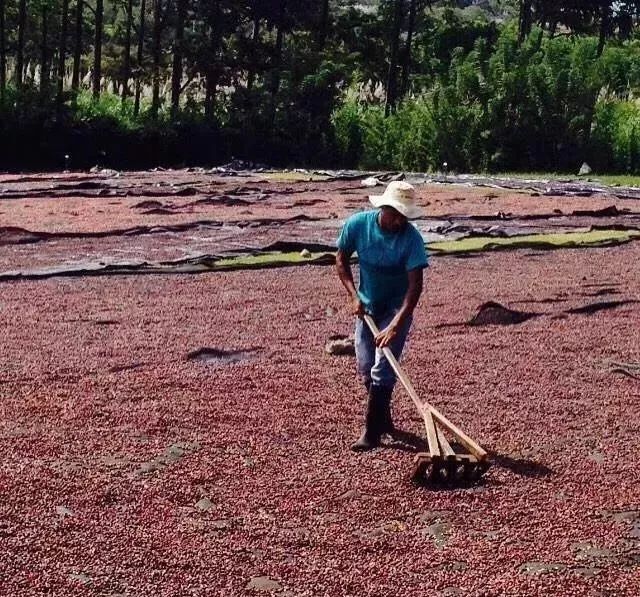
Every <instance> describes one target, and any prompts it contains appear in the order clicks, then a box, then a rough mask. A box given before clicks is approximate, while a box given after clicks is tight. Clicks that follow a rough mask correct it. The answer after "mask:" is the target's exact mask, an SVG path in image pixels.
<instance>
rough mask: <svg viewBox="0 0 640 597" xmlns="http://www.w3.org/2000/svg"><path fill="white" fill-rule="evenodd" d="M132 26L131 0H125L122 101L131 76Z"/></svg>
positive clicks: (126, 94)
mask: <svg viewBox="0 0 640 597" xmlns="http://www.w3.org/2000/svg"><path fill="white" fill-rule="evenodd" d="M132 27H133V0H127V24H126V30H125V35H124V58H123V64H122V101H123V103H124V101H125V100H126V99H127V96H128V95H129V79H130V78H131V29H132Z"/></svg>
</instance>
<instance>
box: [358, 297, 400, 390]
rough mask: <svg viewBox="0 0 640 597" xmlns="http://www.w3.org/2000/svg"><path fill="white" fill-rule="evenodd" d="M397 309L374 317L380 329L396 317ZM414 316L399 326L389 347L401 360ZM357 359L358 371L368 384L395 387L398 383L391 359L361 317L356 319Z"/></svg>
mask: <svg viewBox="0 0 640 597" xmlns="http://www.w3.org/2000/svg"><path fill="white" fill-rule="evenodd" d="M396 313H397V311H396V310H393V311H389V312H388V313H386V314H384V315H381V316H379V317H374V318H373V319H374V321H375V322H376V325H377V326H378V329H379V330H380V331H382V330H384V329H385V328H386V327H387V326H388V325H389V323H390V322H391V320H392V319H393V318H394V317H395V315H396ZM411 322H412V318H411V317H409V318H407V319H406V320H405V321H404V322H403V323H402V325H401V326H400V327H399V328H398V332H397V334H396V336H395V338H394V339H393V340H392V341H391V344H390V345H389V348H390V349H391V352H392V353H393V355H394V356H395V357H396V359H398V360H400V356H401V355H402V349H403V348H404V344H405V342H406V340H407V336H408V335H409V329H410V328H411ZM355 348H356V360H357V363H358V373H360V375H361V376H362V380H363V381H364V383H365V384H366V385H369V384H373V385H376V386H385V387H387V388H393V386H394V385H395V383H396V374H395V373H394V371H393V369H392V368H391V365H390V364H389V361H387V359H386V357H385V356H384V354H382V350H381V349H380V348H377V347H376V344H375V340H374V337H373V334H372V333H371V330H370V329H369V326H368V325H367V324H366V323H365V322H364V321H363V320H362V319H360V318H358V319H356V339H355Z"/></svg>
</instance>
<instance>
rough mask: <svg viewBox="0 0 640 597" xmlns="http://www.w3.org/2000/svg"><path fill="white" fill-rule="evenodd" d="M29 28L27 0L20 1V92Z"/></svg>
mask: <svg viewBox="0 0 640 597" xmlns="http://www.w3.org/2000/svg"><path fill="white" fill-rule="evenodd" d="M26 28H27V0H20V4H19V7H18V46H17V48H16V70H15V79H16V87H17V88H18V90H20V89H21V88H22V82H23V81H22V78H23V74H24V41H25V34H26Z"/></svg>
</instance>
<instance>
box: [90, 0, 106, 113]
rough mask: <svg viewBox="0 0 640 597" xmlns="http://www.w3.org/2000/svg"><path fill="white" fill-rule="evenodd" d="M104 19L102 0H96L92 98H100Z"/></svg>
mask: <svg viewBox="0 0 640 597" xmlns="http://www.w3.org/2000/svg"><path fill="white" fill-rule="evenodd" d="M103 19H104V0H96V31H95V34H96V36H95V47H94V52H93V99H94V100H97V99H100V80H101V79H102V21H103Z"/></svg>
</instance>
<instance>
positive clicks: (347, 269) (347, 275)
mask: <svg viewBox="0 0 640 597" xmlns="http://www.w3.org/2000/svg"><path fill="white" fill-rule="evenodd" d="M350 260H351V255H349V254H347V253H346V252H345V251H342V250H338V252H337V253H336V270H337V272H338V277H339V278H340V282H342V285H343V286H344V287H345V289H346V290H347V292H348V293H349V298H350V299H351V307H352V311H353V314H354V315H357V316H358V317H362V316H363V315H364V305H363V304H362V302H361V301H360V297H359V296H358V291H357V290H356V285H355V283H354V281H353V273H352V272H351V263H350Z"/></svg>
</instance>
